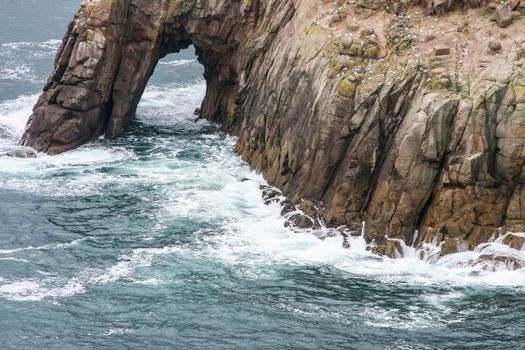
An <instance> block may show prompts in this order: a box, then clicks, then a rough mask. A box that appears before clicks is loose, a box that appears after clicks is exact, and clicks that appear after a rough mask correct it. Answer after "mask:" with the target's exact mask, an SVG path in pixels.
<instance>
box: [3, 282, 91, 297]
mask: <svg viewBox="0 0 525 350" xmlns="http://www.w3.org/2000/svg"><path fill="white" fill-rule="evenodd" d="M2 282H4V281H2ZM57 284H60V282H59V281H57V280H56V279H51V280H49V281H47V284H43V283H42V282H41V281H38V280H34V279H27V280H18V281H11V282H8V283H5V284H0V296H2V297H4V298H6V299H9V300H15V301H40V300H43V299H46V298H52V299H57V298H64V297H69V296H72V295H75V294H78V293H83V292H84V291H85V288H84V286H82V284H80V283H79V282H78V281H77V280H75V279H72V280H69V281H67V282H66V283H64V284H63V285H61V286H58V287H57ZM48 285H51V286H48Z"/></svg>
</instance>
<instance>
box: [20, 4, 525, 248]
mask: <svg viewBox="0 0 525 350" xmlns="http://www.w3.org/2000/svg"><path fill="white" fill-rule="evenodd" d="M398 3H399V2H392V1H372V2H367V1H363V2H361V1H360V2H358V3H357V4H355V5H352V4H349V5H346V6H340V4H339V3H338V2H337V1H328V0H326V1H318V0H306V1H305V0H278V1H277V0H247V1H230V0H184V1H180V0H119V1H112V0H91V1H87V0H86V1H83V3H82V7H81V9H80V11H79V12H78V13H77V15H76V17H75V20H74V21H73V22H72V23H71V25H70V26H69V29H68V32H67V34H66V36H65V37H64V40H63V42H62V45H61V47H60V49H59V51H58V53H57V56H56V61H55V70H54V72H53V74H52V75H51V77H50V78H49V80H48V83H47V84H46V86H45V88H44V92H43V94H42V96H41V97H40V99H39V101H38V103H37V104H36V106H35V107H34V110H33V114H32V116H31V117H30V119H29V122H28V125H27V130H26V132H25V134H24V136H23V139H22V141H21V143H22V144H24V145H29V146H32V147H34V148H35V149H37V150H38V151H43V152H47V153H50V154H56V153H59V152H63V151H66V150H70V149H72V148H75V147H78V146H80V145H82V144H84V143H87V142H89V141H91V140H95V139H97V138H98V137H99V136H101V135H105V136H106V137H107V138H111V139H112V138H115V137H118V136H119V135H121V134H122V133H123V132H124V131H125V128H126V125H127V124H128V122H129V121H130V119H131V118H132V116H133V114H134V112H135V110H136V107H137V104H138V102H139V100H140V97H141V95H142V93H143V91H144V88H145V86H146V84H147V81H148V78H149V77H150V75H151V74H152V72H153V70H154V69H155V65H156V64H157V62H158V60H159V59H160V58H162V57H163V56H165V55H167V54H169V53H173V52H178V51H179V50H181V49H183V48H186V47H188V46H189V45H191V44H193V45H194V46H195V48H196V53H197V56H198V60H199V62H201V63H202V64H203V66H204V68H205V74H204V77H205V79H206V83H207V92H206V97H205V99H204V101H203V103H202V106H201V109H200V116H201V117H203V118H206V119H208V120H211V121H216V122H220V123H221V124H222V125H223V127H224V129H225V130H226V131H228V132H230V133H232V134H234V135H236V136H238V143H237V146H236V150H237V152H239V154H240V155H241V156H242V158H243V159H244V160H246V161H248V162H249V163H250V164H251V165H252V167H253V168H254V169H256V170H258V171H261V172H262V173H263V174H264V176H265V177H266V179H267V180H268V182H270V183H271V184H272V185H275V186H277V187H278V188H280V189H281V190H282V192H283V194H284V195H286V196H287V197H288V198H289V199H290V201H291V204H290V205H289V206H288V207H290V208H294V207H295V206H297V205H300V204H301V203H303V199H308V200H309V201H310V202H312V203H316V207H318V208H321V207H322V212H320V214H321V215H322V219H323V220H324V222H325V223H327V224H332V225H351V224H355V223H360V222H362V221H366V228H367V230H366V239H367V240H368V241H369V242H370V241H372V240H374V239H375V241H376V242H385V244H386V245H388V247H386V248H388V252H386V253H385V254H386V255H390V254H389V252H393V251H394V249H391V248H393V245H394V244H393V243H392V241H384V240H383V237H384V236H385V234H387V235H388V237H389V238H397V239H401V240H403V241H404V242H406V243H407V244H412V243H414V244H418V243H420V242H424V241H427V242H428V241H435V243H436V244H440V243H441V242H443V241H445V240H447V239H448V241H447V242H462V244H466V245H468V247H469V248H473V247H475V246H476V245H477V244H479V243H481V242H485V241H487V240H488V239H489V238H490V237H491V236H492V234H493V232H494V230H495V229H496V228H499V227H502V228H503V229H505V230H523V229H525V207H523V206H522V205H521V203H522V202H523V201H522V199H523V198H524V196H525V176H524V173H525V172H523V167H524V166H525V147H524V145H525V123H524V122H523V120H525V72H524V69H523V66H524V64H525V62H524V56H525V55H524V54H523V53H524V52H525V51H524V50H525V48H524V43H525V37H524V32H523V31H519V30H516V31H514V32H512V33H514V34H512V35H510V34H509V33H510V32H506V30H508V28H507V29H503V28H500V27H498V26H497V24H496V23H494V22H492V21H491V17H490V16H487V15H485V14H486V13H487V11H489V9H488V8H485V7H483V8H471V7H476V6H484V5H485V2H484V1H453V0H447V1H407V2H403V3H402V4H399V5H396V4H398ZM514 3H515V1H511V2H508V4H509V6H514ZM394 5H395V6H394ZM420 6H423V7H424V9H423V10H424V11H425V12H428V13H437V14H442V15H441V16H440V17H436V18H438V20H437V22H436V18H434V17H428V16H421V15H420V14H421V10H422V8H421V7H420ZM514 7H515V6H514ZM524 22H525V21H524V20H523V18H515V19H513V21H512V23H511V24H509V25H510V26H511V27H509V28H513V27H515V28H518V27H520V26H521V27H523V26H524V25H525V23H524ZM489 39H492V40H497V41H498V43H499V44H500V45H501V48H499V49H498V51H497V54H494V53H493V52H490V53H489V52H487V51H492V50H487V43H488V42H489V41H490V40H489ZM436 48H446V49H445V50H440V51H437V50H435V49H436ZM438 53H439V54H438ZM317 203H318V205H317ZM313 219H314V220H310V221H307V220H305V219H304V217H302V218H301V219H299V218H298V220H300V221H301V222H299V224H300V225H303V224H304V225H306V226H308V227H310V226H311V225H313V226H312V227H315V225H316V224H315V221H316V220H317V218H313ZM311 221H314V222H313V223H312V222H311ZM415 229H418V230H419V232H420V234H419V236H418V237H416V239H415V242H413V241H414V231H415ZM452 240H453V241H452ZM394 242H395V241H394ZM445 244H446V243H445ZM462 247H464V245H462ZM378 249H379V248H378ZM452 250H453V249H452Z"/></svg>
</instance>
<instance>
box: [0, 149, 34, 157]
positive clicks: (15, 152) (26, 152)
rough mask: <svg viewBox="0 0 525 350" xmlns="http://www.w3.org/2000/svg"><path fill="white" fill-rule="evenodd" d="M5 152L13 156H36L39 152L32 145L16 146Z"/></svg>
mask: <svg viewBox="0 0 525 350" xmlns="http://www.w3.org/2000/svg"><path fill="white" fill-rule="evenodd" d="M3 154H4V155H5V156H8V157H13V158H36V157H37V152H36V151H35V150H34V149H32V148H31V147H16V148H13V149H10V150H8V151H4V152H3Z"/></svg>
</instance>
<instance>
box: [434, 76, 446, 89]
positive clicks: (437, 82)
mask: <svg viewBox="0 0 525 350" xmlns="http://www.w3.org/2000/svg"><path fill="white" fill-rule="evenodd" d="M449 86H450V80H449V79H447V78H440V77H433V78H432V79H431V80H430V89H431V90H443V89H447V88H448V87H449Z"/></svg>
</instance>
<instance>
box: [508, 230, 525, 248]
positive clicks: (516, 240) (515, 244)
mask: <svg viewBox="0 0 525 350" xmlns="http://www.w3.org/2000/svg"><path fill="white" fill-rule="evenodd" d="M502 243H503V244H505V245H508V246H509V247H511V248H514V249H518V250H521V249H523V246H524V244H525V237H523V236H518V235H515V234H512V233H507V234H506V235H505V238H503V241H502Z"/></svg>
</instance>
